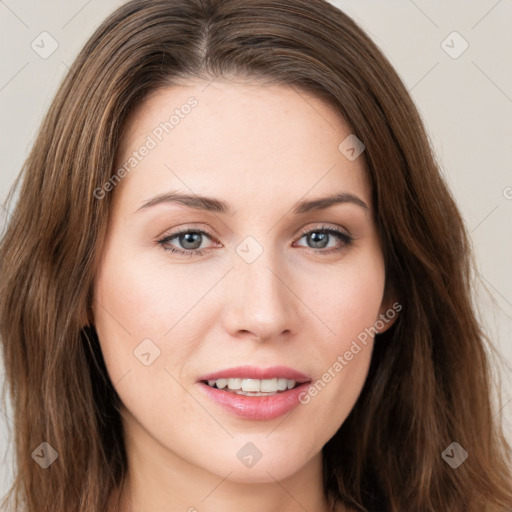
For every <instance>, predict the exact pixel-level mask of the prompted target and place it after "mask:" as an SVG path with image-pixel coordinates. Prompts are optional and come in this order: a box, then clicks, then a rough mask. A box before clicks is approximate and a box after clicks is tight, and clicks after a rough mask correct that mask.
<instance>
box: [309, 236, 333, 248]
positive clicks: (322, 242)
mask: <svg viewBox="0 0 512 512" xmlns="http://www.w3.org/2000/svg"><path fill="white" fill-rule="evenodd" d="M328 236H329V235H328V234H327V233H317V232H314V233H311V234H310V240H311V241H312V243H313V247H314V248H323V247H325V246H326V245H327V238H328Z"/></svg>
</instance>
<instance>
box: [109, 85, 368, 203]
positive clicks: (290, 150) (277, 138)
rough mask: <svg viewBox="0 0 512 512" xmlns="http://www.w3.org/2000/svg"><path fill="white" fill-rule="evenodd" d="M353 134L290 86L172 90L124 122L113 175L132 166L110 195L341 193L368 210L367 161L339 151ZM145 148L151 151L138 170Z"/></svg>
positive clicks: (246, 197)
mask: <svg viewBox="0 0 512 512" xmlns="http://www.w3.org/2000/svg"><path fill="white" fill-rule="evenodd" d="M350 134H351V129H350V127H349V126H348V125H347V124H346V123H345V121H344V120H343V119H342V117H341V116H340V115H339V114H338V113H337V112H336V111H335V110H334V109H333V108H332V107H331V106H330V105H328V104H327V103H326V102H324V101H323V100H321V99H319V98H317V97H314V96H312V95H311V94H310V93H307V92H305V91H302V90H298V89H296V88H292V87H289V86H286V85H262V84H254V83H243V82H236V83H234V82H228V81H213V82H203V81H198V82H190V83H187V84H183V85H179V86H178V85H176V86H172V87H169V88H165V89H161V90H159V91H157V92H155V93H154V94H152V95H151V96H150V97H149V98H148V99H147V100H146V101H144V102H143V103H142V104H141V105H140V106H139V107H138V108H137V110H136V111H135V112H134V114H133V115H132V116H131V118H130V119H129V120H128V123H127V125H126V130H125V134H124V137H123V140H122V144H121V147H120V149H119V152H118V155H117V160H116V168H117V167H120V166H122V165H125V164H127V165H128V166H129V164H130V162H131V163H132V164H135V165H134V166H133V167H132V170H131V172H129V173H127V176H126V178H124V179H123V180H122V182H121V184H120V186H118V187H117V189H116V195H119V194H120V193H121V191H124V192H123V193H122V196H123V197H124V199H126V200H130V201H131V202H137V201H142V200H143V199H144V198H147V197H149V196H151V195H152V194H156V193H162V192H165V191H166V189H173V190H176V189H181V190H183V191H186V192H189V193H190V192H193V193H208V195H212V196H219V197H224V198H226V197H230V198H232V199H233V201H236V198H239V199H240V202H241V203H242V202H244V201H247V200H250V199H251V198H252V199H255V200H257V201H258V202H259V204H261V201H262V200H265V201H268V202H272V201H273V200H275V199H276V198H284V197H290V198H293V199H295V200H297V199H298V198H300V197H302V196H308V195H311V196H314V195H319V194H322V193H332V192H334V191H337V190H338V189H340V188H341V189H343V190H346V191H349V192H354V193H358V194H359V195H361V196H363V198H364V199H365V200H366V201H367V202H368V204H369V202H370V195H371V194H370V190H369V185H368V180H367V177H366V171H365V166H364V159H363V158H357V159H356V160H354V161H351V160H349V159H347V158H346V157H345V155H344V154H343V153H342V152H341V151H340V149H339V148H338V146H339V145H340V143H342V141H344V140H345V139H346V138H347V136H349V135H350ZM143 146H147V147H149V148H150V149H149V150H145V151H143V152H144V154H145V155H144V156H143V157H142V158H141V157H140V155H139V158H138V159H136V161H135V160H134V158H135V157H134V152H139V153H140V151H139V150H140V149H141V148H142V147H143ZM334 189H336V190H334ZM235 206H236V205H235Z"/></svg>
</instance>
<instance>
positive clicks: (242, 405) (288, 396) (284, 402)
mask: <svg viewBox="0 0 512 512" xmlns="http://www.w3.org/2000/svg"><path fill="white" fill-rule="evenodd" d="M199 385H200V386H201V389H203V391H204V393H206V394H207V395H208V396H209V397H210V398H211V399H212V400H213V401H214V402H216V403H218V404H219V405H221V406H222V407H224V408H225V409H227V410H228V411H230V412H232V413H234V414H236V415H237V416H241V417H242V418H246V419H249V420H273V419H274V418H278V417H279V416H282V415H283V414H287V413H289V412H290V411H292V410H293V409H295V407H297V406H298V405H299V404H300V402H299V396H300V395H301V393H303V392H306V391H307V389H308V387H309V385H310V382H305V383H304V384H300V385H299V386H297V387H295V388H293V389H289V390H287V391H283V392H281V393H278V394H276V395H269V396H246V395H237V394H236V393H232V392H230V391H223V390H222V389H217V388H212V387H210V386H208V384H204V383H203V382H200V383H199Z"/></svg>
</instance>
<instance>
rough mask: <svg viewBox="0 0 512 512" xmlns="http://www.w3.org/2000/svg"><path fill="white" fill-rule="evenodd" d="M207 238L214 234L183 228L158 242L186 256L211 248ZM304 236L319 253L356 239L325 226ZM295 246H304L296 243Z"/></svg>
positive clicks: (198, 253)
mask: <svg viewBox="0 0 512 512" xmlns="http://www.w3.org/2000/svg"><path fill="white" fill-rule="evenodd" d="M205 238H208V239H210V240H212V236H211V235H209V234H208V233H207V232H206V231H203V230H201V229H182V230H179V231H177V232H175V233H171V234H170V235H167V236H165V237H164V238H162V239H160V240H158V241H157V243H158V244H159V245H161V246H162V247H163V249H164V250H166V251H170V252H171V253H176V254H182V255H186V256H200V255H202V254H203V249H210V248H211V247H202V245H203V242H204V239H205ZM303 238H305V239H306V240H307V242H306V243H307V248H309V249H314V252H316V253H319V254H327V253H331V252H337V251H341V250H343V249H344V248H346V247H348V246H349V245H351V244H352V242H353V240H354V239H353V238H352V237H351V236H350V235H348V234H347V233H345V232H343V231H341V230H338V229H335V228H332V227H325V226H322V227H321V228H316V229H312V230H309V231H304V232H303V233H302V236H301V237H300V238H299V240H302V239H303ZM336 239H337V240H338V243H337V244H335V245H334V246H333V245H332V244H331V241H333V240H334V241H335V240H336ZM295 247H304V246H302V245H299V246H297V245H295ZM315 249H316V250H315Z"/></svg>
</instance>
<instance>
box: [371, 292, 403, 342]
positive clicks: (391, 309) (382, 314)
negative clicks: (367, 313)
mask: <svg viewBox="0 0 512 512" xmlns="http://www.w3.org/2000/svg"><path fill="white" fill-rule="evenodd" d="M401 310H402V304H400V302H398V301H394V302H393V303H391V300H389V301H383V303H382V306H381V308H380V310H379V316H378V317H377V318H376V320H375V327H376V329H377V330H378V332H379V334H382V333H383V332H386V331H387V330H388V329H389V328H390V327H391V326H392V325H393V324H394V323H395V321H396V319H397V318H398V315H399V313H400V311H401Z"/></svg>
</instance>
